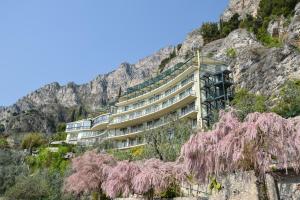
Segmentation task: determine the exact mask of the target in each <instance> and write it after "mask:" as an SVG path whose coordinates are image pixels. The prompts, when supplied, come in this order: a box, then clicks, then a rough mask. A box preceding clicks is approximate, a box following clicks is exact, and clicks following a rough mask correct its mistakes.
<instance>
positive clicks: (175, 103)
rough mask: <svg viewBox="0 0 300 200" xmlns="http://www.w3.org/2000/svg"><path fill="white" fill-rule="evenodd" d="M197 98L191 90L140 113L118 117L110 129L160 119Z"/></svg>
mask: <svg viewBox="0 0 300 200" xmlns="http://www.w3.org/2000/svg"><path fill="white" fill-rule="evenodd" d="M195 98H196V95H195V91H193V90H191V88H190V89H188V90H186V91H184V92H182V93H180V94H179V95H177V96H175V97H173V98H170V99H169V100H167V101H165V102H163V103H161V104H158V105H154V106H152V107H150V108H147V109H144V110H142V111H139V112H134V113H131V114H126V115H123V116H119V117H116V118H115V119H114V120H113V121H112V122H111V123H110V125H109V126H110V128H117V127H118V126H122V125H124V126H126V125H127V126H128V125H129V124H130V123H132V122H134V121H136V120H137V119H139V120H140V121H145V120H147V119H148V120H150V119H151V118H158V117H160V116H163V115H165V114H166V113H168V112H171V111H173V110H174V109H177V108H180V107H183V106H184V105H185V104H188V103H190V102H191V101H192V100H194V99H195Z"/></svg>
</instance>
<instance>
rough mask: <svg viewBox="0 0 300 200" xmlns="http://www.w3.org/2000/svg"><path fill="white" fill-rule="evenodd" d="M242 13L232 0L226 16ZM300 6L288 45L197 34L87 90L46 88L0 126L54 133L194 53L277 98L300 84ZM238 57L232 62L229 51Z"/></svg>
mask: <svg viewBox="0 0 300 200" xmlns="http://www.w3.org/2000/svg"><path fill="white" fill-rule="evenodd" d="M258 3H259V1H254V0H245V1H244V7H246V11H245V12H249V13H250V14H253V15H255V13H256V11H255V8H256V9H257V7H258ZM234 11H236V12H241V13H242V12H243V9H242V7H241V1H238V0H231V2H230V6H229V8H228V9H227V10H226V11H225V14H224V15H223V17H224V16H229V15H227V14H226V13H229V12H232V13H231V14H234V13H233V12H234ZM231 14H230V15H231ZM299 38H300V4H298V5H297V6H296V9H295V16H294V17H293V19H292V20H291V23H290V25H289V26H288V27H286V32H285V39H284V45H283V46H282V47H280V48H267V47H265V46H263V45H262V44H261V43H260V42H259V41H258V40H257V39H256V37H255V35H253V34H252V33H249V32H248V31H246V30H244V29H238V30H235V31H233V32H232V33H230V34H229V35H228V36H227V37H226V38H224V39H219V40H216V41H213V42H211V43H209V44H206V45H204V43H203V38H202V36H201V35H200V34H199V32H197V31H195V32H192V33H191V34H189V35H188V36H187V38H186V39H185V41H183V43H182V45H179V46H177V47H172V46H171V47H166V48H163V49H161V50H160V51H158V52H156V53H155V54H153V55H151V56H149V57H146V58H144V59H142V60H140V61H139V62H138V63H136V64H129V63H122V64H121V65H120V66H119V67H118V68H117V69H116V70H115V71H113V72H111V73H108V74H105V75H99V76H97V77H96V78H95V79H94V80H92V81H91V82H89V83H87V84H83V85H76V84H75V83H69V84H67V85H65V86H61V85H59V84H58V83H52V84H49V85H46V86H44V87H42V88H40V89H38V90H36V91H35V92H33V93H31V94H29V95H27V96H25V97H23V98H22V99H20V100H18V101H17V102H16V103H15V104H14V105H12V106H10V107H7V108H3V107H0V124H4V125H5V127H6V132H8V133H11V132H29V131H42V132H48V133H51V132H54V131H55V126H56V125H57V124H58V122H63V121H72V120H74V119H75V118H76V116H86V111H88V112H95V111H99V110H101V109H104V108H107V105H108V104H109V103H111V102H114V101H115V99H116V97H117V96H118V94H119V90H120V88H121V90H123V91H124V90H125V89H126V88H127V87H130V86H133V85H135V84H138V83H140V82H143V81H144V80H145V79H148V78H150V77H151V76H155V75H156V73H157V71H158V66H159V65H160V64H161V62H162V61H163V60H165V59H166V58H169V57H170V54H172V53H173V52H176V56H175V57H173V58H172V59H169V62H168V63H166V65H165V68H164V69H167V68H169V67H171V66H173V65H174V64H176V63H178V62H182V61H184V60H185V57H186V56H187V55H189V54H191V52H192V50H193V49H195V48H197V49H199V48H200V49H202V53H203V54H204V55H208V56H212V57H214V58H216V59H219V60H223V61H225V62H227V63H228V64H229V66H230V68H231V70H232V71H233V75H234V81H235V86H236V87H237V88H247V89H248V90H250V91H252V92H254V93H261V94H263V95H267V96H272V95H276V94H277V93H278V91H279V88H280V87H281V86H282V84H283V83H284V82H285V81H286V80H288V79H290V78H300V54H299V46H300V42H299V41H300V39H299ZM229 49H231V50H234V52H235V54H236V55H235V56H234V57H230V56H228V55H227V54H228V53H227V52H228V50H229Z"/></svg>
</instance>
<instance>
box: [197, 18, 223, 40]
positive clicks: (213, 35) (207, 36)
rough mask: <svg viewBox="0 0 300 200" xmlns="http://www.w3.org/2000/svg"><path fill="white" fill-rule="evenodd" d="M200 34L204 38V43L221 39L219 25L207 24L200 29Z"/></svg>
mask: <svg viewBox="0 0 300 200" xmlns="http://www.w3.org/2000/svg"><path fill="white" fill-rule="evenodd" d="M200 34H201V35H202V36H203V39H204V42H205V43H209V42H212V41H214V40H217V39H220V31H219V27H218V23H214V22H206V23H204V24H203V25H202V26H201V28H200Z"/></svg>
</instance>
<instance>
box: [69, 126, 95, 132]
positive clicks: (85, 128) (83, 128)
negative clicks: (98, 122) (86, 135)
mask: <svg viewBox="0 0 300 200" xmlns="http://www.w3.org/2000/svg"><path fill="white" fill-rule="evenodd" d="M90 128H91V126H76V127H75V126H74V127H67V128H66V132H71V131H80V130H87V129H90Z"/></svg>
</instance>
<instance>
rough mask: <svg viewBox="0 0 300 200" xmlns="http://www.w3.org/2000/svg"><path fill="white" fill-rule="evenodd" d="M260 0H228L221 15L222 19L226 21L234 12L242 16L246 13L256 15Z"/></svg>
mask: <svg viewBox="0 0 300 200" xmlns="http://www.w3.org/2000/svg"><path fill="white" fill-rule="evenodd" d="M259 3H260V0H230V2H229V6H228V8H227V9H226V10H225V12H224V13H223V15H222V17H221V18H222V20H224V21H228V20H229V19H230V18H231V17H232V16H233V15H234V14H235V13H237V14H239V15H240V16H241V17H242V18H243V17H245V16H246V15H247V14H249V15H252V16H256V15H257V10H258V7H259Z"/></svg>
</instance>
